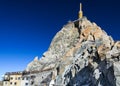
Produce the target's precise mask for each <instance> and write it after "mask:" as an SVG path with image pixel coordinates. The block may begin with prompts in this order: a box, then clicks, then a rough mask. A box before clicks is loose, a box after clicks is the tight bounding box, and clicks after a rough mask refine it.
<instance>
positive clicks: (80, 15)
mask: <svg viewBox="0 0 120 86" xmlns="http://www.w3.org/2000/svg"><path fill="white" fill-rule="evenodd" d="M82 17H83V11H82V4H81V3H80V11H79V18H82Z"/></svg>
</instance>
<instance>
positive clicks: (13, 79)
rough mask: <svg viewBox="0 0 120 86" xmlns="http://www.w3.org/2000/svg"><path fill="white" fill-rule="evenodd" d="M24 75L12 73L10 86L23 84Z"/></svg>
mask: <svg viewBox="0 0 120 86" xmlns="http://www.w3.org/2000/svg"><path fill="white" fill-rule="evenodd" d="M21 77H22V75H16V74H15V75H10V81H9V82H10V86H21Z"/></svg>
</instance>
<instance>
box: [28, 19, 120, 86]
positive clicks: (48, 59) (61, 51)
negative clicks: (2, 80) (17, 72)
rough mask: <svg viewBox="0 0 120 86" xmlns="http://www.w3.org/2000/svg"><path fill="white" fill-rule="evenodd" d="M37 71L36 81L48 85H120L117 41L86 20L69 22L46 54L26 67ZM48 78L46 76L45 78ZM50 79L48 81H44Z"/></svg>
mask: <svg viewBox="0 0 120 86" xmlns="http://www.w3.org/2000/svg"><path fill="white" fill-rule="evenodd" d="M36 70H37V71H40V72H44V71H45V72H44V73H46V72H47V73H46V74H45V77H44V78H43V75H42V74H36V76H37V77H39V78H40V77H42V78H40V80H36V81H37V83H38V82H39V83H41V84H39V85H38V86H42V85H43V83H42V82H44V83H47V84H46V85H50V86H53V85H55V86H120V41H117V42H115V41H114V40H113V39H112V37H111V36H108V35H107V33H106V32H105V31H103V30H102V29H101V28H100V27H99V26H98V25H96V24H95V23H91V22H90V21H89V20H88V19H87V18H86V17H83V18H82V19H78V20H76V21H72V22H69V23H68V24H66V25H65V26H63V28H62V29H61V30H60V31H59V32H58V33H57V34H56V35H55V37H54V38H53V40H52V42H51V44H50V47H49V49H48V51H46V52H45V53H44V54H43V56H42V57H41V58H40V60H38V59H37V58H36V59H35V60H34V61H32V62H31V63H30V64H28V66H27V68H26V71H36ZM47 76H48V77H47ZM47 78H49V80H47Z"/></svg>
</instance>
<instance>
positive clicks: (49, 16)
mask: <svg viewBox="0 0 120 86" xmlns="http://www.w3.org/2000/svg"><path fill="white" fill-rule="evenodd" d="M80 2H82V3H83V11H84V15H85V16H87V18H88V19H89V20H91V21H92V22H96V23H97V24H98V25H99V26H100V27H101V28H102V29H104V30H105V31H106V32H107V33H108V34H109V35H111V36H112V37H113V38H114V40H120V1H119V0H0V75H2V74H4V73H5V72H9V71H10V72H11V71H22V70H24V69H25V68H26V66H27V64H28V63H29V62H30V61H32V60H33V59H34V57H35V56H39V57H41V56H42V53H43V52H44V51H46V50H47V49H48V47H49V44H50V42H51V40H52V38H53V37H54V35H55V34H56V32H58V31H59V30H60V29H61V28H62V26H63V25H65V24H66V23H67V21H69V20H75V19H77V17H78V11H79V3H80Z"/></svg>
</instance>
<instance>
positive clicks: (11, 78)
mask: <svg viewBox="0 0 120 86" xmlns="http://www.w3.org/2000/svg"><path fill="white" fill-rule="evenodd" d="M20 79H21V77H18V78H17V77H16V78H15V80H20ZM25 79H26V80H29V78H28V77H26V78H24V77H23V78H22V80H25ZM10 80H13V77H10Z"/></svg>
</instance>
